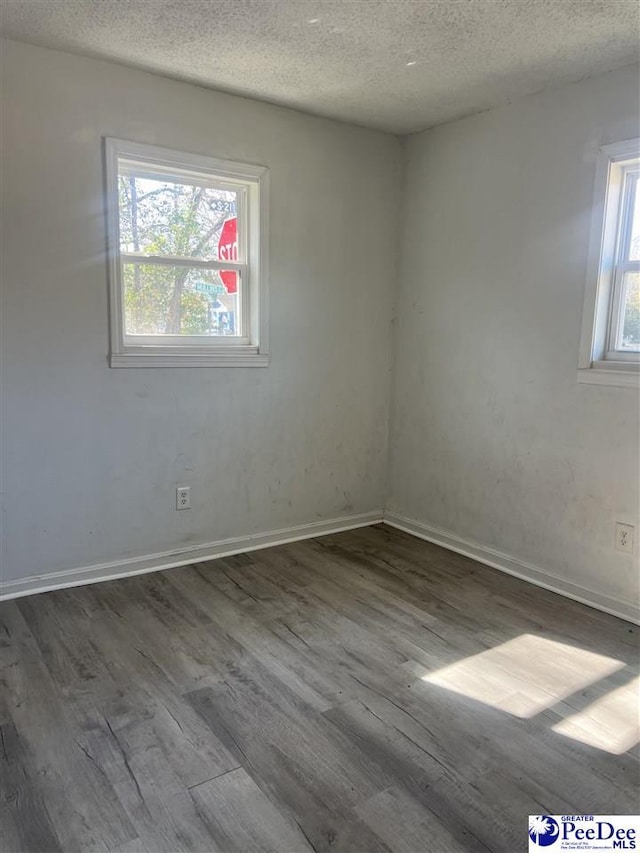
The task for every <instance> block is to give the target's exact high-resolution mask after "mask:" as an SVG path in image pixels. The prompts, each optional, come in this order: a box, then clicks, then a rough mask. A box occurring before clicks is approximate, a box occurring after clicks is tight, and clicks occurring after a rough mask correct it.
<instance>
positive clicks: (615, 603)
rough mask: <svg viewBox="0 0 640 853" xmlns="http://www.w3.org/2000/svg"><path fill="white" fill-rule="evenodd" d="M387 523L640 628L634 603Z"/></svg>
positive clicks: (428, 531) (399, 519)
mask: <svg viewBox="0 0 640 853" xmlns="http://www.w3.org/2000/svg"><path fill="white" fill-rule="evenodd" d="M384 523H385V524H388V525H389V527H395V528H396V529H398V530H403V531H404V532H405V533H410V534H411V535H412V536H417V537H418V538H419V539H426V541H427V542H433V543H434V544H435V545H441V546H442V547H443V548H448V549H449V550H450V551H455V552H456V553H457V554H463V555H464V556H465V557H471V558H472V559H473V560H477V561H478V562H479V563H484V564H485V565H486V566H491V568H493V569H498V570H499V571H501V572H506V573H507V574H508V575H514V576H515V577H517V578H521V579H522V580H525V581H529V583H532V584H535V585H536V586H541V587H543V588H544V589H548V590H551V592H556V593H558V595H564V596H565V597H566V598H571V599H573V601H579V602H580V603H581V604H587V605H588V606H589V607H594V608H595V609H596V610H603V611H604V612H605V613H611V614H612V615H613V616H618V617H620V619H625V620H626V621H627V622H633V623H634V624H635V625H640V608H639V607H637V606H636V607H634V605H633V604H629V602H627V601H622V600H621V599H617V598H613V597H612V596H609V595H604V594H603V593H601V592H595V591H594V590H591V589H586V588H585V587H582V586H579V585H578V584H575V583H572V582H571V581H567V580H564V579H563V578H559V577H557V576H556V575H552V574H550V573H549V572H546V571H545V570H544V569H541V568H539V567H538V566H534V565H532V564H531V563H527V562H525V561H524V560H519V559H518V558H517V557H511V556H509V555H508V554H503V553H502V552H501V551H495V550H494V549H493V548H487V547H486V546H484V545H478V544H476V543H474V542H469V541H467V540H466V539H461V538H460V537H459V536H456V535H455V534H453V533H449V532H448V531H446V530H439V529H438V528H436V527H430V526H429V525H427V524H423V523H422V522H421V521H415V520H413V519H410V518H406V517H405V516H403V515H399V514H398V513H395V512H391V511H385V513H384Z"/></svg>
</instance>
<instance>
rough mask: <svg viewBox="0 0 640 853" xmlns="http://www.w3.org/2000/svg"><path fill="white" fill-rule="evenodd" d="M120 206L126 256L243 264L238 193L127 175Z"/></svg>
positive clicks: (122, 177)
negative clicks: (135, 254) (239, 246)
mask: <svg viewBox="0 0 640 853" xmlns="http://www.w3.org/2000/svg"><path fill="white" fill-rule="evenodd" d="M118 200H119V208H120V250H121V251H122V252H143V253H144V254H151V255H177V256H180V257H190V258H207V259H209V260H237V259H238V254H237V236H236V224H237V219H236V217H237V213H238V193H237V192H236V191H235V190H230V189H222V188H216V187H203V186H194V185H193V184H181V183H172V182H171V181H165V180H157V179H155V178H147V177H135V176H133V175H126V174H122V175H119V176H118Z"/></svg>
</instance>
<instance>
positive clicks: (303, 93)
mask: <svg viewBox="0 0 640 853" xmlns="http://www.w3.org/2000/svg"><path fill="white" fill-rule="evenodd" d="M0 29H1V31H2V34H3V35H5V36H7V37H9V38H14V39H18V40H22V41H26V42H32V43H34V44H39V45H44V46H45V47H52V48H57V49H60V50H67V51H72V52H77V53H84V54H89V55H93V56H99V57H103V58H105V59H111V60H115V61H117V62H123V63H126V64H129V65H135V66H137V67H140V68H145V69H147V70H150V71H155V72H159V73H161V74H166V75H168V76H171V77H175V78H178V79H182V80H188V81H191V82H194V83H199V84H201V85H205V86H209V87H212V88H215V89H221V90H223V91H227V92H232V93H235V94H241V95H246V96H249V97H253V98H258V99H261V100H266V101H271V102H274V103H278V104H283V105H285V106H289V107H294V108H296V109H300V110H304V111H306V112H311V113H316V114H318V115H323V116H328V117H331V118H336V119H341V120H343V121H348V122H353V123H355V124H361V125H367V126H370V127H375V128H379V129H382V130H387V131H391V132H393V133H410V132H413V131H417V130H422V129H424V128H426V127H430V126H432V125H435V124H439V123H442V122H445V121H449V120H451V119H454V118H458V117H460V116H463V115H467V114H470V113H473V112H478V111H480V110H485V109H489V108H491V107H494V106H497V105H499V104H503V103H507V102H509V101H510V100H512V99H514V98H518V97H521V96H523V95H527V94H530V93H533V92H536V91H539V90H541V89H543V88H546V87H548V86H551V85H555V84H557V83H562V82H571V81H574V80H578V79H580V78H582V77H585V76H588V75H591V74H593V73H597V72H602V71H609V70H612V69H614V68H617V67H620V66H623V65H626V64H629V63H631V62H635V61H637V59H638V3H637V2H636V0H342V2H338V0H0ZM407 63H410V64H407Z"/></svg>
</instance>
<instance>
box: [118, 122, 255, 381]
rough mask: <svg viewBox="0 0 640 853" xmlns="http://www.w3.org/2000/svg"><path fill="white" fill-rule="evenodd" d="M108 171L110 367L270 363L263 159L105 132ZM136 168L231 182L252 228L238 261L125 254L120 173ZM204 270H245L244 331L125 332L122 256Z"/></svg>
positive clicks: (161, 174)
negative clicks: (244, 159) (242, 159)
mask: <svg viewBox="0 0 640 853" xmlns="http://www.w3.org/2000/svg"><path fill="white" fill-rule="evenodd" d="M104 154H105V175H106V216H107V254H108V264H109V307H110V322H109V327H110V343H111V350H110V358H109V363H110V365H111V367H266V366H267V365H268V364H269V356H268V304H267V294H268V254H267V253H268V233H267V224H268V210H269V204H268V194H269V171H268V169H267V168H266V167H264V166H256V165H253V164H248V163H238V162H235V161H233V160H220V159H218V158H216V157H207V156H203V155H198V154H186V153H184V152H181V151H174V150H172V149H169V148H161V147H159V146H156V145H146V144H143V143H138V142H130V141H127V140H123V139H114V138H111V137H107V138H105V140H104ZM127 161H130V162H131V163H134V164H135V167H132V171H135V173H136V174H140V173H146V174H148V175H149V176H154V177H160V178H163V179H167V180H170V181H176V182H179V181H180V179H181V178H183V179H185V180H186V179H193V178H196V179H197V180H198V182H199V183H202V184H206V183H207V182H210V183H212V184H214V185H215V186H220V185H227V186H228V187H229V188H230V189H233V190H234V191H236V192H237V193H238V215H239V217H241V218H242V219H243V220H244V222H245V224H246V227H245V228H244V229H240V233H241V235H242V234H244V244H243V246H241V247H239V248H240V251H239V257H240V259H241V261H240V262H234V261H218V260H208V259H198V258H189V259H184V258H172V257H171V256H168V255H159V256H151V255H143V254H140V253H139V254H136V255H130V254H126V255H125V254H123V253H122V252H121V249H120V222H119V220H120V214H119V201H118V174H119V170H120V164H123V168H124V169H126V168H127V165H126V164H127ZM123 260H126V261H127V262H129V263H130V262H138V263H143V262H145V261H147V262H153V263H156V264H169V265H171V266H188V267H190V268H197V267H202V268H204V269H221V270H229V269H235V270H237V271H238V272H239V274H240V280H241V287H240V301H241V306H240V312H241V316H242V330H243V332H245V336H244V337H233V338H231V337H216V336H205V335H202V336H195V335H193V336H189V335H175V336H169V335H162V336H160V335H158V336H157V339H158V340H157V341H150V338H152V337H154V336H145V335H141V336H135V335H127V334H126V333H125V323H124V321H125V317H124V307H123V276H122V261H123Z"/></svg>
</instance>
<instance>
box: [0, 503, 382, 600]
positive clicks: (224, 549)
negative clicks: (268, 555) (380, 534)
mask: <svg viewBox="0 0 640 853" xmlns="http://www.w3.org/2000/svg"><path fill="white" fill-rule="evenodd" d="M381 522H382V510H379V511H376V512H365V513H360V514H359V515H347V516H343V517H342V518H332V519H329V520H328V521H312V522H310V523H309V524H299V525H296V526H295V527H285V528H283V529H282V530H272V531H270V532H269V533H255V534H253V535H251V536H238V537H235V538H233V539H220V540H218V541H217V542H208V543H206V544H205V545H195V546H190V547H188V548H179V549H177V550H175V551H164V552H162V553H160V554H148V555H146V556H142V557H132V558H130V559H127V560H114V561H113V562H110V563H100V564H99V565H94V566H85V567H81V568H77V569H70V570H69V571H64V572H51V573H49V574H44V575H32V576H31V577H27V578H20V579H17V580H10V581H3V582H1V583H0V601H5V600H6V599H10V598H20V597H21V596H23V595H35V594H36V593H38V592H49V591H50V590H54V589H65V588H67V587H71V586H83V585H84V584H89V583H99V582H100V581H110V580H115V579H116V578H124V577H129V576H130V575H143V574H146V573H147V572H157V571H160V570H161V569H173V568H176V567H177V566H186V565H189V563H199V562H202V561H203V560H215V559H217V558H218V557H230V556H231V555H232V554H244V553H245V552H246V551H257V550H259V549H260V548H269V547H272V546H274V545H284V544H286V543H287V542H297V541H299V540H301V539H312V538H313V537H315V536H326V535H327V534H329V533H340V532H342V531H344V530H354V529H355V528H357V527H368V526H370V525H371V524H380V523H381Z"/></svg>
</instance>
